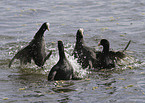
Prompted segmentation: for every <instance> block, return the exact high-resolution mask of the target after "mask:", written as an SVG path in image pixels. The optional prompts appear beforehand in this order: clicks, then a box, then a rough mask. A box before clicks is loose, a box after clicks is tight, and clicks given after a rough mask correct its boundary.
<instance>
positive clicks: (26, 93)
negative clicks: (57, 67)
mask: <svg viewBox="0 0 145 103" xmlns="http://www.w3.org/2000/svg"><path fill="white" fill-rule="evenodd" d="M144 10H145V1H144V0H102V1H100V0H69V1H68V0H53V1H52V0H37V1H36V0H1V1H0V12H1V13H0V49H1V52H0V88H1V89H0V95H1V96H0V102H3V103H4V102H6V103H20V102H21V103H47V102H51V103H56V102H59V103H67V102H68V103H88V102H89V103H96V102H98V103H99V102H100V103H113V102H114V103H144V102H145V82H144V80H145V70H144V69H145V60H144V59H145V48H144V47H145V41H144V39H145V29H144V27H145V19H144V18H145V11H144ZM43 22H49V23H50V31H49V32H48V31H46V32H45V40H46V47H47V49H46V50H47V52H48V51H49V50H53V51H54V52H53V55H52V56H51V58H50V60H48V61H47V63H46V64H45V66H44V68H43V69H42V68H38V67H37V66H35V65H34V64H33V63H32V64H30V65H27V66H24V67H19V61H15V63H14V64H13V65H12V68H8V63H9V61H10V59H11V58H12V57H13V55H14V54H15V53H16V52H17V51H18V50H19V49H20V48H22V47H23V46H26V45H27V44H28V42H29V41H31V39H32V38H33V36H34V34H35V33H36V31H37V30H38V29H39V27H40V25H41V24H42V23H43ZM79 28H84V37H85V42H86V44H87V45H88V46H90V47H94V48H96V49H99V48H98V47H97V43H98V42H99V40H100V39H101V38H106V39H108V40H109V41H110V44H111V48H112V49H113V50H122V49H123V48H124V47H125V45H126V44H127V42H128V41H129V40H132V43H131V44H130V46H129V48H128V51H127V54H128V55H130V56H129V58H125V59H126V60H123V61H121V62H122V63H124V65H123V66H122V65H120V66H118V67H116V68H115V69H113V70H108V71H103V70H102V71H99V72H96V71H85V70H81V67H80V65H78V64H77V63H76V60H74V59H73V57H71V56H70V54H71V53H72V51H73V47H74V43H75V34H76V32H77V30H78V29H79ZM58 40H62V41H63V42H64V45H65V51H66V52H67V53H66V54H67V57H68V59H69V60H70V62H71V63H72V64H73V67H74V68H75V70H76V71H78V73H79V75H81V76H83V77H84V79H83V80H78V81H74V80H70V81H52V82H48V81H47V75H48V73H49V70H50V68H51V67H52V66H53V65H54V64H55V63H56V62H57V60H58V55H57V54H58V51H57V41H58ZM124 61H127V63H126V62H124Z"/></svg>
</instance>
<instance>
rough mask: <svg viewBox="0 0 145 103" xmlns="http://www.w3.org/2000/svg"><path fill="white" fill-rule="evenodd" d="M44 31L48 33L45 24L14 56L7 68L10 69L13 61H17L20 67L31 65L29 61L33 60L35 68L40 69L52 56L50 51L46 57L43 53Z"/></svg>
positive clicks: (47, 24)
mask: <svg viewBox="0 0 145 103" xmlns="http://www.w3.org/2000/svg"><path fill="white" fill-rule="evenodd" d="M46 30H48V31H49V23H47V22H45V23H43V24H42V26H41V27H40V29H39V30H38V31H37V33H36V34H35V36H34V38H33V39H32V41H31V42H30V43H29V45H27V46H26V47H24V48H22V49H21V50H19V51H18V52H17V53H16V54H15V56H14V57H13V58H12V59H11V61H10V63H9V67H11V65H12V62H13V61H14V59H19V60H20V64H21V65H23V64H25V65H26V64H27V63H31V59H33V60H34V62H35V64H36V65H37V66H39V67H42V66H43V65H44V63H45V62H46V60H47V59H48V58H49V57H50V56H51V54H52V51H50V53H49V54H48V55H46V52H45V40H44V32H45V31H46Z"/></svg>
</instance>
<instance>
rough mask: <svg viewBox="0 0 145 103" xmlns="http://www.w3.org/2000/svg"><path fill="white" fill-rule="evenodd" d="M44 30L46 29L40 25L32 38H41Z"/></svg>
mask: <svg viewBox="0 0 145 103" xmlns="http://www.w3.org/2000/svg"><path fill="white" fill-rule="evenodd" d="M45 31H46V29H45V28H43V27H41V28H40V29H39V30H38V31H37V33H36V34H35V36H34V38H42V37H43V34H44V32H45Z"/></svg>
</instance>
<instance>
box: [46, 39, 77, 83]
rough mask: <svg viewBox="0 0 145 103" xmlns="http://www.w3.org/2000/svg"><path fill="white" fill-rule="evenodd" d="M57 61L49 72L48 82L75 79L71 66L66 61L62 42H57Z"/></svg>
mask: <svg viewBox="0 0 145 103" xmlns="http://www.w3.org/2000/svg"><path fill="white" fill-rule="evenodd" d="M58 50H59V61H58V62H57V64H56V65H54V66H53V67H52V69H51V70H50V72H49V75H48V80H70V79H75V78H76V76H75V75H74V70H73V67H72V65H71V64H70V63H69V61H68V60H67V58H66V56H65V53H64V46H63V43H62V41H58Z"/></svg>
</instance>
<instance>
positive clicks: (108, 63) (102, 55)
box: [96, 39, 131, 68]
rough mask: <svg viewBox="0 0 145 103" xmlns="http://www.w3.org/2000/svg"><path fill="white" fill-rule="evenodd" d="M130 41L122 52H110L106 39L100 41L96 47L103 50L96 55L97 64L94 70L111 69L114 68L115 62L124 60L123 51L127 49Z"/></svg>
mask: <svg viewBox="0 0 145 103" xmlns="http://www.w3.org/2000/svg"><path fill="white" fill-rule="evenodd" d="M130 42H131V40H130V41H129V42H128V44H127V46H126V47H125V49H124V50H122V51H117V52H115V51H110V50H109V48H110V44H109V41H108V40H107V39H102V40H101V41H100V43H99V44H98V46H100V45H102V46H103V50H102V52H98V53H97V58H96V59H97V63H96V68H97V67H99V68H113V67H115V62H117V61H118V60H120V59H122V58H124V57H125V56H126V55H125V53H124V51H125V50H126V49H127V48H128V46H129V44H130Z"/></svg>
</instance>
